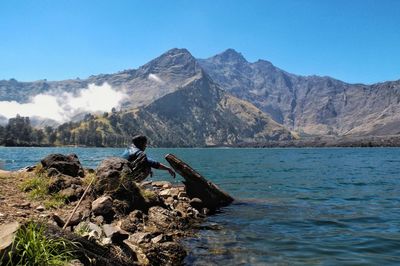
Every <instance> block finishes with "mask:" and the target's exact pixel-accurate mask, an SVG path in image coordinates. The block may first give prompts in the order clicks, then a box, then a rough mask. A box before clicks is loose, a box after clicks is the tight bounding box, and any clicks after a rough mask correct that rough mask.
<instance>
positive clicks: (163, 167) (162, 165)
mask: <svg viewBox="0 0 400 266" xmlns="http://www.w3.org/2000/svg"><path fill="white" fill-rule="evenodd" d="M158 169H160V170H167V171H168V172H169V174H170V175H171V176H172V177H173V178H175V176H176V174H175V172H174V170H172V168H171V167H168V166H166V165H164V164H162V163H160V164H159V165H158Z"/></svg>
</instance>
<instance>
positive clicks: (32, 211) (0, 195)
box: [0, 170, 48, 224]
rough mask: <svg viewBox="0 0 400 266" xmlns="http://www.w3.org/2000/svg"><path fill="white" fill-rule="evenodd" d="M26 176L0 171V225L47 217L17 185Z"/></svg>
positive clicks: (46, 213) (46, 212)
mask: <svg viewBox="0 0 400 266" xmlns="http://www.w3.org/2000/svg"><path fill="white" fill-rule="evenodd" d="M25 178H27V174H20V173H16V172H8V171H3V170H0V224H3V223H9V222H13V221H23V220H27V219H30V218H40V217H42V218H44V217H48V211H46V210H45V211H42V212H40V211H38V210H36V208H37V207H38V206H39V205H40V203H39V202H34V201H31V200H29V199H28V198H27V194H26V193H24V192H22V191H21V190H20V188H19V184H20V183H21V182H22V181H23V180H24V179H25Z"/></svg>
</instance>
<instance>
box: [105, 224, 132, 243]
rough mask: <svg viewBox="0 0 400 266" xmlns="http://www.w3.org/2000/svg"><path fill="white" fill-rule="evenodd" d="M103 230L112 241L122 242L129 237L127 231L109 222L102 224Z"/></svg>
mask: <svg viewBox="0 0 400 266" xmlns="http://www.w3.org/2000/svg"><path fill="white" fill-rule="evenodd" d="M103 232H104V234H105V236H106V237H107V238H110V239H111V241H112V243H122V241H124V240H125V239H128V237H129V233H127V232H125V231H123V230H121V229H120V228H118V227H116V226H114V225H110V224H105V225H103Z"/></svg>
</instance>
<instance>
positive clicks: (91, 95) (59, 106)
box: [0, 83, 127, 122]
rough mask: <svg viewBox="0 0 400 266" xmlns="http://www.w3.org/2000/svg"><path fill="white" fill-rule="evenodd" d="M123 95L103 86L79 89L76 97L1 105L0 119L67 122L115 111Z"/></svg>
mask: <svg viewBox="0 0 400 266" xmlns="http://www.w3.org/2000/svg"><path fill="white" fill-rule="evenodd" d="M125 97H127V95H126V94H124V93H122V92H120V91H116V90H113V88H112V87H111V86H110V85H109V84H107V83H105V84H103V85H102V86H97V85H95V84H89V86H88V88H86V89H81V90H80V91H79V92H78V94H77V96H74V95H73V94H72V93H67V92H65V93H63V94H61V95H50V94H38V95H36V96H34V97H33V98H32V99H31V101H30V102H29V103H18V102H16V101H10V102H8V101H0V115H3V116H5V117H7V118H11V117H15V116H16V115H17V114H19V115H21V116H30V117H32V116H39V117H42V118H50V119H54V120H56V121H58V122H66V121H68V120H70V119H71V118H72V117H73V116H74V115H76V114H79V113H82V112H105V111H107V112H108V111H110V110H111V109H112V108H113V107H118V106H119V105H120V103H121V101H122V100H123V99H124V98H125Z"/></svg>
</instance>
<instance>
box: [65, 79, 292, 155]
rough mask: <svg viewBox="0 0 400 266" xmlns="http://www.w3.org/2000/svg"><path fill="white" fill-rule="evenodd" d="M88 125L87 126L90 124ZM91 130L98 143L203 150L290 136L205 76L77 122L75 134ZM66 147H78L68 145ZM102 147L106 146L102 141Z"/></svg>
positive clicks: (76, 136) (280, 127) (287, 138)
mask: <svg viewBox="0 0 400 266" xmlns="http://www.w3.org/2000/svg"><path fill="white" fill-rule="evenodd" d="M90 125H91V126H90ZM89 127H93V128H92V131H97V132H102V136H100V137H99V138H101V139H102V140H106V139H110V138H111V137H112V136H114V137H116V138H120V139H125V140H126V139H128V140H129V139H130V138H131V137H132V136H133V135H135V134H145V135H147V136H149V138H150V139H151V142H152V145H155V146H162V147H165V146H178V147H192V146H196V147H199V146H200V147H203V146H214V145H217V146H220V145H235V144H239V143H246V142H263V141H268V140H291V139H293V136H292V134H291V133H290V132H289V131H288V130H286V129H285V128H284V127H282V126H281V125H279V124H278V123H276V122H274V121H273V120H272V119H271V118H270V117H269V116H267V115H266V114H264V113H263V112H261V111H260V110H259V109H257V108H256V107H255V106H254V105H252V104H250V103H249V102H246V101H244V100H240V99H238V98H236V97H233V96H231V95H229V94H228V93H226V92H225V91H223V90H222V89H220V88H219V86H218V85H217V84H215V83H214V82H213V81H212V80H211V79H210V78H209V77H208V75H207V74H205V73H204V72H201V73H200V75H199V76H197V78H195V79H194V80H192V81H190V82H189V83H188V84H186V85H184V86H183V87H181V88H179V89H178V90H176V91H174V92H172V93H170V94H167V95H165V96H163V97H161V98H159V99H157V100H156V101H154V102H153V103H151V104H149V105H147V106H146V107H144V108H136V109H132V110H129V111H121V112H117V113H113V114H111V115H109V116H107V117H104V116H97V117H95V116H94V117H93V118H92V119H89V120H86V121H82V122H81V123H80V124H77V125H76V127H75V128H71V131H72V132H75V134H74V136H75V138H76V139H79V138H80V137H79V131H81V132H82V131H83V130H85V129H88V128H89ZM69 144H80V143H76V142H75V143H74V141H72V143H69ZM103 145H106V144H104V143H103Z"/></svg>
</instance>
